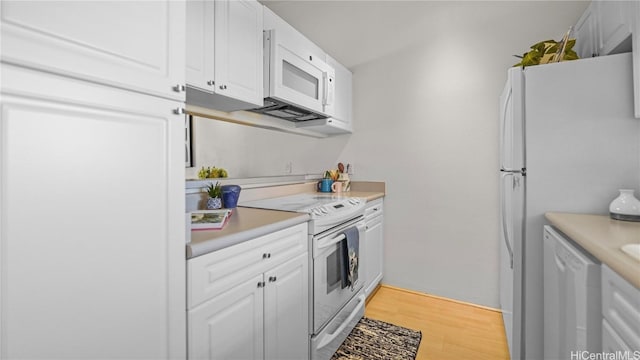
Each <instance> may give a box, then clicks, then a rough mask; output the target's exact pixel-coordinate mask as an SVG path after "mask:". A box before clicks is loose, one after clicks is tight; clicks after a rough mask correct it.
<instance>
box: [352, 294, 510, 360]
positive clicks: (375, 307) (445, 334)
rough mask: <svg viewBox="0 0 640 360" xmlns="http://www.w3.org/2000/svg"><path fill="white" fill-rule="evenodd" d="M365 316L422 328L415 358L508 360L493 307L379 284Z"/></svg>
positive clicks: (496, 314)
mask: <svg viewBox="0 0 640 360" xmlns="http://www.w3.org/2000/svg"><path fill="white" fill-rule="evenodd" d="M365 316H366V317H369V318H372V319H377V320H382V321H386V322H389V323H392V324H396V325H399V326H404V327H406V328H410V329H414V330H420V331H422V341H421V342H420V348H419V349H418V356H417V357H416V360H436V359H438V360H440V359H442V360H447V359H479V360H483V359H487V360H500V359H509V350H508V347H507V341H506V337H505V333H504V326H503V325H502V315H501V314H500V312H498V311H495V310H490V309H484V308H481V307H476V306H473V305H469V304H464V303H460V302H455V301H453V300H448V299H444V298H438V297H432V296H429V295H426V294H420V293H416V292H412V291H407V290H403V289H399V288H394V287H390V286H386V285H382V286H381V287H380V288H379V289H378V291H377V293H375V295H373V296H372V297H371V298H370V300H369V302H368V303H367V307H366V311H365Z"/></svg>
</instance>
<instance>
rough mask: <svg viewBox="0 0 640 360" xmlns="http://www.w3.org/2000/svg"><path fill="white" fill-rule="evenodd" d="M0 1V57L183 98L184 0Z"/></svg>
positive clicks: (22, 64)
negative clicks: (0, 45)
mask: <svg viewBox="0 0 640 360" xmlns="http://www.w3.org/2000/svg"><path fill="white" fill-rule="evenodd" d="M0 6H1V7H2V8H1V9H0V14H1V15H0V16H1V18H0V22H1V28H2V47H1V52H0V53H1V56H2V61H4V62H8V63H13V64H16V65H21V66H27V67H33V68H37V69H42V70H45V71H51V72H55V73H60V74H63V75H65V76H70V77H79V78H83V79H87V80H91V81H96V82H99V83H103V84H107V85H112V86H118V87H124V88H128V89H133V90H136V91H140V92H144V93H148V94H152V95H157V96H163V97H166V98H169V99H176V100H182V101H184V98H185V93H184V91H182V90H181V89H180V87H179V86H178V85H184V83H183V82H184V64H185V61H184V58H185V56H184V49H185V48H184V37H185V26H184V21H185V7H184V2H183V1H179V0H163V1H13V0H9V1H2V2H1V3H0ZM176 86H178V87H177V88H176Z"/></svg>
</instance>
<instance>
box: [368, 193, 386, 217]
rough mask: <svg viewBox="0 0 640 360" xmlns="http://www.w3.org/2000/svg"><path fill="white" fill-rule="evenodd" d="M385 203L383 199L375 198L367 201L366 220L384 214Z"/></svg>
mask: <svg viewBox="0 0 640 360" xmlns="http://www.w3.org/2000/svg"><path fill="white" fill-rule="evenodd" d="M383 205H384V203H383V201H382V199H381V198H380V199H376V200H373V201H372V202H370V203H367V207H366V208H365V210H364V217H365V219H366V220H369V219H371V218H373V217H375V216H379V215H382V213H383V212H384V206H383Z"/></svg>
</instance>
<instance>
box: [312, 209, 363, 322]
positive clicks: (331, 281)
mask: <svg viewBox="0 0 640 360" xmlns="http://www.w3.org/2000/svg"><path fill="white" fill-rule="evenodd" d="M351 226H356V227H357V228H358V235H359V238H360V241H361V242H363V241H364V229H365V225H364V221H362V220H358V221H354V222H349V223H347V224H345V225H344V226H341V227H340V228H338V229H336V230H333V231H330V232H329V233H328V234H324V235H322V236H319V237H315V238H314V239H313V251H314V253H313V330H314V331H313V333H314V334H317V333H318V332H319V330H320V329H322V327H323V326H325V325H326V324H327V322H329V320H331V318H333V316H334V315H335V314H337V313H338V311H340V309H341V308H342V307H343V306H344V305H345V304H346V303H347V302H349V300H351V299H352V298H353V297H354V295H355V294H357V293H358V291H359V290H360V289H361V288H362V285H363V282H362V280H361V279H362V276H358V277H357V279H358V280H356V282H355V284H354V286H353V287H351V286H346V287H343V286H344V285H343V284H344V283H345V281H344V280H345V279H343V276H344V275H343V274H344V272H343V266H344V265H343V264H344V262H343V256H344V254H343V250H342V246H341V245H342V244H341V243H342V240H343V239H344V235H343V234H342V233H343V232H344V230H346V229H347V228H349V227H351ZM362 248H363V247H362V246H361V247H360V249H362ZM362 255H363V254H362V252H360V255H359V256H360V257H362ZM358 272H359V274H358V275H360V270H358Z"/></svg>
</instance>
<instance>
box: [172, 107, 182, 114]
mask: <svg viewBox="0 0 640 360" xmlns="http://www.w3.org/2000/svg"><path fill="white" fill-rule="evenodd" d="M173 113H174V114H177V115H181V114H184V109H183V108H181V107H179V108H175V109H173Z"/></svg>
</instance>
